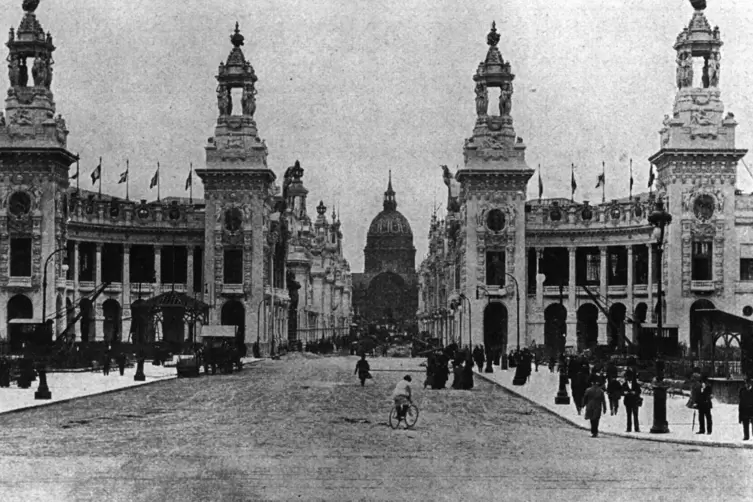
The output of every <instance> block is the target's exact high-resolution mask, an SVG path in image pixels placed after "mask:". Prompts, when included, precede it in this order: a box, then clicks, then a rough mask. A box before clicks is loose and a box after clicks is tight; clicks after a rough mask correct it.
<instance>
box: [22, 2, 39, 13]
mask: <svg viewBox="0 0 753 502" xmlns="http://www.w3.org/2000/svg"><path fill="white" fill-rule="evenodd" d="M22 7H23V9H24V10H25V11H26V12H34V11H35V10H37V7H39V0H24V3H23V4H22Z"/></svg>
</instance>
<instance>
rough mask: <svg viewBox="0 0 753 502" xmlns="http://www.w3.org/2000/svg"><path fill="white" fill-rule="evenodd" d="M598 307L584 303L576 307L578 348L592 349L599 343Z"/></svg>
mask: <svg viewBox="0 0 753 502" xmlns="http://www.w3.org/2000/svg"><path fill="white" fill-rule="evenodd" d="M598 318H599V309H598V308H596V305H594V304H592V303H584V304H583V305H581V306H580V308H579V309H578V350H579V351H581V350H586V349H592V348H594V347H596V346H597V345H598V343H599V324H598V322H597V319H598Z"/></svg>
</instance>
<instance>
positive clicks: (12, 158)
mask: <svg viewBox="0 0 753 502" xmlns="http://www.w3.org/2000/svg"><path fill="white" fill-rule="evenodd" d="M38 5H39V0H25V1H24V2H23V10H24V11H25V12H24V16H23V19H22V20H21V24H20V25H19V26H18V29H17V30H14V29H13V28H11V29H10V34H9V36H8V42H7V44H6V46H7V47H8V50H9V55H8V58H7V60H8V77H9V79H10V87H9V88H8V94H7V97H6V99H5V114H4V115H3V114H1V113H0V171H2V177H1V179H0V198H2V201H3V203H2V205H1V206H0V286H2V288H1V289H0V291H2V292H0V326H1V327H2V328H1V329H2V331H3V332H5V333H6V334H7V336H9V338H10V341H11V343H12V344H18V345H20V343H17V342H19V337H20V336H21V335H20V332H19V331H18V328H19V325H18V324H16V323H13V324H7V325H6V322H8V321H11V320H12V319H19V318H28V319H34V320H36V321H40V320H42V317H43V313H42V311H43V308H44V306H46V307H47V309H46V312H45V314H46V315H45V317H48V318H49V317H51V315H52V314H53V313H54V312H55V310H56V308H55V307H56V305H58V304H60V302H62V296H61V297H60V300H59V301H56V298H58V295H57V294H56V293H57V292H58V291H57V290H56V285H57V284H58V281H57V279H58V278H59V277H64V273H63V269H62V258H61V256H62V255H61V254H60V253H56V254H55V255H54V256H52V255H53V252H54V251H56V250H58V249H61V248H64V247H65V239H66V235H65V227H66V220H67V216H66V215H67V209H68V202H67V197H66V190H67V188H68V168H69V166H70V165H71V164H72V163H73V162H74V161H75V160H76V157H75V156H74V155H73V154H71V153H70V152H69V151H68V150H67V148H66V145H67V138H68V129H67V127H66V125H65V120H63V118H62V116H60V115H57V116H56V115H55V101H54V99H53V94H52V91H51V85H52V66H53V64H54V61H53V59H52V53H53V52H54V51H55V46H54V45H53V42H52V35H51V34H50V33H46V34H45V31H44V30H43V29H42V26H41V25H40V23H39V21H38V20H37V17H36V14H35V10H36V8H37V6H38ZM50 256H52V258H53V259H51V260H50V261H51V263H49V265H48V270H47V272H48V284H49V285H50V286H49V287H48V288H47V289H46V291H45V292H44V293H45V294H44V296H46V298H45V299H43V291H42V289H43V287H42V286H43V284H42V278H43V276H44V264H45V260H46V259H47V258H48V257H50ZM61 283H62V285H63V286H62V288H61V290H60V291H59V292H60V294H61V295H64V293H65V291H64V289H65V286H64V284H65V281H61ZM44 300H46V301H44ZM6 326H7V328H8V329H7V330H6ZM2 337H3V336H2V335H0V338H2Z"/></svg>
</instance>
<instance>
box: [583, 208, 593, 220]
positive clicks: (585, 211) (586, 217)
mask: <svg viewBox="0 0 753 502" xmlns="http://www.w3.org/2000/svg"><path fill="white" fill-rule="evenodd" d="M580 217H581V218H583V221H589V220H590V219H591V218H593V217H594V213H593V211H591V208H590V207H589V206H586V207H584V208H583V211H581V212H580Z"/></svg>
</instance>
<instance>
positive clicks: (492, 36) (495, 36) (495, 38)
mask: <svg viewBox="0 0 753 502" xmlns="http://www.w3.org/2000/svg"><path fill="white" fill-rule="evenodd" d="M486 43H487V44H489V45H490V46H492V47H496V46H497V44H498V43H499V33H497V22H496V21H492V31H490V32H489V34H488V35H487V36H486Z"/></svg>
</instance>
